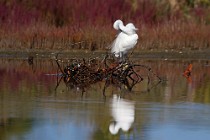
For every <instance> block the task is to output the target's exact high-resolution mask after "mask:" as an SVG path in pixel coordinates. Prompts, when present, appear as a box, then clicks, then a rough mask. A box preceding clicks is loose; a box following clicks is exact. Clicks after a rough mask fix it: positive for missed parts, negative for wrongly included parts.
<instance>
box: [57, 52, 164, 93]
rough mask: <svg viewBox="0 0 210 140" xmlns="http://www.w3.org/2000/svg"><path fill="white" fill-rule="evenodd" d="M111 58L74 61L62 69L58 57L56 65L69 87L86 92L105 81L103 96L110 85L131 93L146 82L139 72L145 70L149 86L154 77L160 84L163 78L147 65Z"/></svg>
mask: <svg viewBox="0 0 210 140" xmlns="http://www.w3.org/2000/svg"><path fill="white" fill-rule="evenodd" d="M108 58H109V56H108V55H106V56H105V57H104V59H102V60H100V59H97V58H89V59H87V60H86V59H72V61H71V62H70V63H69V64H68V65H67V66H66V67H65V68H64V69H62V68H61V66H60V64H59V62H58V59H57V57H56V63H57V65H58V69H59V70H60V71H61V72H62V77H61V79H63V81H64V82H65V84H66V86H67V87H70V88H73V87H80V89H83V91H85V88H86V87H89V86H90V85H91V84H94V83H96V82H99V81H105V85H104V88H103V95H104V96H106V95H105V90H106V88H107V87H109V86H110V85H114V86H117V87H121V86H122V85H123V86H125V87H126V88H127V89H128V90H129V91H131V90H132V89H133V87H134V86H135V85H136V84H137V83H140V82H142V81H143V80H144V78H143V76H142V75H141V73H139V72H138V71H137V70H140V69H142V68H143V69H145V70H146V71H147V80H148V82H147V83H148V85H149V84H150V82H151V78H150V77H151V76H150V75H151V74H152V76H155V77H157V79H158V80H159V82H160V81H161V78H160V77H159V76H158V75H156V74H155V73H153V72H152V70H151V68H149V67H147V66H145V65H137V64H133V63H132V62H129V61H125V62H121V63H119V62H117V61H115V60H114V59H110V58H109V59H108ZM60 81H61V80H59V81H58V84H57V86H56V88H57V87H58V85H59V83H60Z"/></svg>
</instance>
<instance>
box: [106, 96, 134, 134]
mask: <svg viewBox="0 0 210 140" xmlns="http://www.w3.org/2000/svg"><path fill="white" fill-rule="evenodd" d="M134 105H135V104H134V102H133V101H129V100H125V99H121V98H119V97H117V95H114V96H113V99H112V102H111V104H110V108H111V110H110V111H111V115H112V117H113V119H114V122H112V123H111V124H110V125H109V131H110V133H111V134H113V135H115V134H117V133H118V132H119V130H120V129H122V130H123V131H124V132H127V131H128V130H129V129H130V128H131V126H132V124H133V122H134V117H135V106H134Z"/></svg>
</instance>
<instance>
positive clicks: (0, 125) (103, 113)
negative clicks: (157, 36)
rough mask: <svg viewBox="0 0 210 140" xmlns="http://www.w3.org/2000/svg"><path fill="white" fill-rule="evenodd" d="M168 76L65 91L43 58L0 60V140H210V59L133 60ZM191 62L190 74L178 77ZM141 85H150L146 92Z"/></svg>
mask: <svg viewBox="0 0 210 140" xmlns="http://www.w3.org/2000/svg"><path fill="white" fill-rule="evenodd" d="M138 63H141V64H145V65H148V66H150V67H152V69H153V71H154V72H156V73H157V74H158V75H159V76H160V77H162V78H164V79H166V80H167V81H165V82H162V83H160V84H158V85H157V86H155V84H156V83H155V82H156V81H155V79H153V81H154V83H152V85H150V87H148V86H147V84H146V82H143V83H140V84H138V85H137V86H136V87H135V88H134V91H133V92H131V93H128V92H127V91H126V89H124V90H122V91H120V90H119V89H117V88H116V87H108V88H107V89H106V95H107V98H106V100H105V99H104V97H103V95H102V89H103V86H104V83H103V82H101V83H97V84H95V85H92V86H91V87H87V89H86V92H85V93H84V95H83V96H81V95H82V94H81V93H82V91H81V89H79V88H72V89H70V88H67V87H66V85H65V83H64V82H63V81H61V83H60V85H59V86H58V88H57V89H56V90H55V88H56V85H57V77H56V76H52V75H49V74H55V73H56V72H57V65H56V63H55V62H54V61H52V60H50V59H37V58H35V59H34V60H33V63H30V62H28V60H27V58H25V59H24V58H16V59H11V58H10V59H9V58H1V59H0V75H1V79H0V139H3V140H16V139H21V140H22V139H31V140H37V139H40V140H41V139H51V140H57V139H95V140H98V139H100V140H103V139H105V140H108V139H110V140H111V139H144V140H156V139H161V140H168V139H170V140H177V139H179V140H180V139H183V140H186V139H191V140H197V139H210V66H209V60H205V61H204V60H203V61H202V60H167V61H166V60H140V61H139V62H138ZM189 63H192V64H193V71H192V76H191V79H190V80H189V79H186V78H185V77H183V76H182V73H183V71H184V69H185V68H186V67H187V65H188V64H189ZM148 88H149V89H150V90H149V91H148Z"/></svg>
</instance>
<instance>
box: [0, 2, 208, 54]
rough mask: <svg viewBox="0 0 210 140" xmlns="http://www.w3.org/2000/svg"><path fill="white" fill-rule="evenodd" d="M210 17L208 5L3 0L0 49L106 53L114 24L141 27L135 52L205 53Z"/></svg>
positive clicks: (0, 12) (0, 7) (113, 33)
mask: <svg viewBox="0 0 210 140" xmlns="http://www.w3.org/2000/svg"><path fill="white" fill-rule="evenodd" d="M174 1H176V0H174ZM209 13H210V2H208V1H204V0H199V1H198V0H194V1H188V0H186V1H182V2H179V1H176V4H175V6H174V4H172V3H171V0H162V1H159V0H133V1H127V0H115V1H113V0H106V2H104V1H99V0H86V1H83V0H77V1H74V0H60V1H56V0H37V1H33V0H18V1H16V0H2V1H0V50H1V51H5V50H21V51H22V50H28V49H30V50H44V51H46V50H49V51H51V50H65V51H68V50H69V51H71V50H72V49H74V50H81V49H82V50H90V51H94V50H106V49H108V48H109V46H110V44H111V42H112V41H113V40H114V38H115V35H116V34H117V32H116V31H115V30H114V29H113V28H112V24H113V22H114V21H115V20H116V19H122V20H123V21H124V22H125V23H128V22H133V23H134V24H135V25H136V26H137V27H138V28H139V31H138V34H139V37H140V39H139V43H138V44H137V50H156V49H157V50H198V49H199V50H200V49H204V50H205V49H209V45H210V32H209V31H210V24H209V23H210V16H209Z"/></svg>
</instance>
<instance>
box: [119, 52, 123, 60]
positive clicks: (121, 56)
mask: <svg viewBox="0 0 210 140" xmlns="http://www.w3.org/2000/svg"><path fill="white" fill-rule="evenodd" d="M120 62H124V55H123V52H120Z"/></svg>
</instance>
